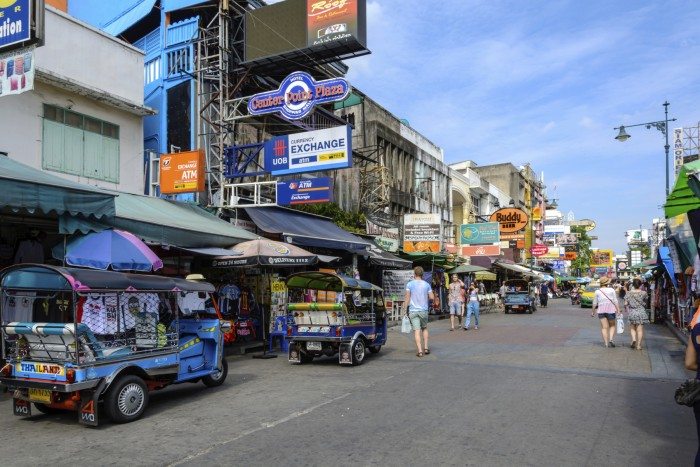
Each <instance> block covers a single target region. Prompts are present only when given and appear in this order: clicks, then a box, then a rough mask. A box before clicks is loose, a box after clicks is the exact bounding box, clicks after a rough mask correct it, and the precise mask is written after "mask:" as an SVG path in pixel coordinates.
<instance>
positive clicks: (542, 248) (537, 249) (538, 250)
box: [530, 245, 559, 257]
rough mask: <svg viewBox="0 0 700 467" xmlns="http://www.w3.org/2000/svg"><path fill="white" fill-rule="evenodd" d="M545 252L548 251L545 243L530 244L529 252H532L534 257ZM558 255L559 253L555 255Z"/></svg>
mask: <svg viewBox="0 0 700 467" xmlns="http://www.w3.org/2000/svg"><path fill="white" fill-rule="evenodd" d="M547 252H549V248H548V247H547V245H532V246H531V247H530V253H531V254H532V256H535V257H540V256H544V255H546V254H547ZM557 253H558V252H557ZM558 256H559V255H558V254H557V257H558Z"/></svg>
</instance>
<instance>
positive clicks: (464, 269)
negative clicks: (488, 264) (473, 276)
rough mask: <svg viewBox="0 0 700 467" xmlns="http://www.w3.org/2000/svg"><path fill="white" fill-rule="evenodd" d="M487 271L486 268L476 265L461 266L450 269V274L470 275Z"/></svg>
mask: <svg viewBox="0 0 700 467" xmlns="http://www.w3.org/2000/svg"><path fill="white" fill-rule="evenodd" d="M483 271H487V269H486V268H482V267H481V266H476V265H474V264H460V265H459V266H457V267H456V268H453V269H450V271H449V273H450V274H469V273H472V272H483Z"/></svg>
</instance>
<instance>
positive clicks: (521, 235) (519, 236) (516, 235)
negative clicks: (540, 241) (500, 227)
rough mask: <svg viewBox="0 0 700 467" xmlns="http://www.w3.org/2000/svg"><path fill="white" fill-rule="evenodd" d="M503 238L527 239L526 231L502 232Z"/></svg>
mask: <svg viewBox="0 0 700 467" xmlns="http://www.w3.org/2000/svg"><path fill="white" fill-rule="evenodd" d="M501 240H522V241H525V234H524V233H503V232H501Z"/></svg>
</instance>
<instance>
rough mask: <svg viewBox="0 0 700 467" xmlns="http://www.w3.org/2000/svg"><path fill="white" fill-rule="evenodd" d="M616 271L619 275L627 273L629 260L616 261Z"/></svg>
mask: <svg viewBox="0 0 700 467" xmlns="http://www.w3.org/2000/svg"><path fill="white" fill-rule="evenodd" d="M615 270H616V271H617V272H618V273H620V272H624V271H627V260H625V259H618V260H617V261H615Z"/></svg>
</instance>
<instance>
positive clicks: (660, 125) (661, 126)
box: [615, 101, 676, 197]
mask: <svg viewBox="0 0 700 467" xmlns="http://www.w3.org/2000/svg"><path fill="white" fill-rule="evenodd" d="M669 105H671V104H669V103H668V101H666V102H664V103H663V106H664V115H665V118H664V119H663V120H660V121H658V122H647V123H638V124H636V125H620V126H619V127H617V128H615V130H620V132H619V133H618V135H617V136H616V137H615V139H616V140H618V141H620V142H621V143H624V142H625V141H627V140H628V139H630V138H631V135H629V134H628V133H627V132H626V131H625V129H626V128H633V127H635V126H645V127H647V129H650V128H652V127H654V128H656V129H657V130H659V131H660V132H661V133H663V134H664V136H665V137H666V144H665V145H664V149H665V151H666V197H668V191H669V184H668V150H669V149H670V148H671V147H670V146H669V144H668V122H675V121H676V119H675V118H671V119H669V118H668V106H669Z"/></svg>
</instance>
